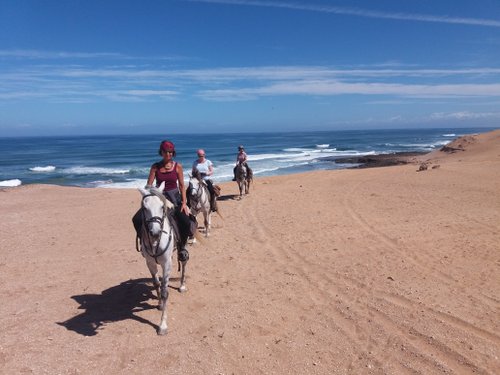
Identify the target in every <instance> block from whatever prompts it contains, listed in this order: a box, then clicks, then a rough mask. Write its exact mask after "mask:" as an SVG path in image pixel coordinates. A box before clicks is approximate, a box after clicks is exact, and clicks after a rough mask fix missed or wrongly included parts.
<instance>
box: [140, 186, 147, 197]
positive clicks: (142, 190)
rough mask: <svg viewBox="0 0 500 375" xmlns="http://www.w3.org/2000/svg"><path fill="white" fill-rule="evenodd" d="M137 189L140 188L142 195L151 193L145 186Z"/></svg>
mask: <svg viewBox="0 0 500 375" xmlns="http://www.w3.org/2000/svg"><path fill="white" fill-rule="evenodd" d="M137 190H139V192H140V193H141V194H142V196H145V195H147V194H149V191H147V190H146V189H145V188H141V187H140V188H137Z"/></svg>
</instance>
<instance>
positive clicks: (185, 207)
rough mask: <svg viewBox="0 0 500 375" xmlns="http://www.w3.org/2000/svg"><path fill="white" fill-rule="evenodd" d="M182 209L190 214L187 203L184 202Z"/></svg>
mask: <svg viewBox="0 0 500 375" xmlns="http://www.w3.org/2000/svg"><path fill="white" fill-rule="evenodd" d="M181 211H182V212H184V213H185V214H186V215H189V207H188V206H187V204H186V203H183V204H182V206H181Z"/></svg>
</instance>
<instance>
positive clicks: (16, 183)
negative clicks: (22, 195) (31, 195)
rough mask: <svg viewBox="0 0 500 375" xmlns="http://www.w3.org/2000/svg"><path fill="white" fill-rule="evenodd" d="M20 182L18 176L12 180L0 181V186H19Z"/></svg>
mask: <svg viewBox="0 0 500 375" xmlns="http://www.w3.org/2000/svg"><path fill="white" fill-rule="evenodd" d="M21 184H22V181H21V180H20V179H18V178H14V179H12V180H3V181H0V186H2V187H14V186H20V185H21Z"/></svg>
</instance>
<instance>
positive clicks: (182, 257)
mask: <svg viewBox="0 0 500 375" xmlns="http://www.w3.org/2000/svg"><path fill="white" fill-rule="evenodd" d="M177 259H178V260H179V262H187V261H188V260H189V252H188V251H187V250H186V249H184V248H183V249H180V250H179V251H178V252H177Z"/></svg>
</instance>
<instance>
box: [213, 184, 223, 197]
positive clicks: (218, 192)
mask: <svg viewBox="0 0 500 375" xmlns="http://www.w3.org/2000/svg"><path fill="white" fill-rule="evenodd" d="M213 187H214V194H215V196H216V197H220V192H221V190H222V188H221V187H220V186H219V185H213Z"/></svg>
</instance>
